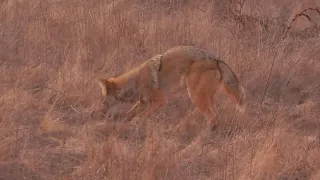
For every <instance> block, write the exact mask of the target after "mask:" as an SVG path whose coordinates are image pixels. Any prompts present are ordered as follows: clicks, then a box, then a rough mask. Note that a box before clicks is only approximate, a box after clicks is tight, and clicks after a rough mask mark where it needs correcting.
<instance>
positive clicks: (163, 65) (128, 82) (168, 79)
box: [98, 46, 245, 128]
mask: <svg viewBox="0 0 320 180" xmlns="http://www.w3.org/2000/svg"><path fill="white" fill-rule="evenodd" d="M98 83H99V85H100V87H101V90H102V94H103V95H104V96H107V97H114V98H115V99H116V100H118V101H123V102H135V104H134V105H133V106H132V108H131V109H130V110H129V111H128V112H127V114H128V115H130V117H132V116H135V115H136V114H137V113H140V112H141V111H142V110H144V109H145V108H146V106H147V105H148V104H151V105H152V108H153V109H154V108H157V107H159V106H161V105H163V104H165V102H166V101H167V100H168V96H169V95H170V94H177V93H179V92H181V91H182V90H185V89H187V91H188V94H189V97H190V99H191V100H192V102H193V103H194V104H195V106H196V107H197V109H198V110H200V112H202V113H203V114H204V115H205V117H206V119H207V122H208V124H207V125H208V127H210V128H211V127H214V126H215V125H216V124H215V123H214V121H213V118H212V117H213V115H214V114H215V109H214V97H215V95H216V93H217V92H218V91H219V90H224V92H226V93H227V94H228V95H229V97H230V98H231V99H232V100H233V101H234V102H235V103H236V104H237V109H238V110H239V111H240V112H244V110H245V109H244V88H243V87H242V86H240V85H239V80H238V78H237V76H236V75H235V74H234V73H233V71H232V70H231V69H230V67H229V66H228V65H227V64H226V63H225V62H223V61H221V60H218V59H216V58H214V57H213V56H212V55H210V54H208V53H206V52H205V51H203V50H201V49H199V48H195V47H192V46H177V47H174V48H171V49H168V50H167V51H166V52H164V53H163V54H158V55H156V56H154V57H153V58H151V59H150V60H147V61H146V62H144V63H142V64H141V65H140V66H138V67H136V68H134V69H132V70H130V71H128V72H126V73H124V74H122V75H120V76H117V77H114V78H106V79H99V80H98Z"/></svg>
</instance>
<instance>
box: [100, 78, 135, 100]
mask: <svg viewBox="0 0 320 180" xmlns="http://www.w3.org/2000/svg"><path fill="white" fill-rule="evenodd" d="M98 83H99V86H100V88H101V93H102V95H103V96H105V98H106V100H107V101H108V102H107V103H108V104H110V103H111V104H115V103H116V102H135V101H137V100H138V99H139V95H140V94H139V93H138V91H137V89H136V88H135V83H134V82H133V81H126V82H125V83H121V85H120V84H119V83H118V82H117V80H116V79H115V78H107V79H98ZM115 101H116V102H115Z"/></svg>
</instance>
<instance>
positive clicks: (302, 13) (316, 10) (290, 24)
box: [287, 8, 320, 30]
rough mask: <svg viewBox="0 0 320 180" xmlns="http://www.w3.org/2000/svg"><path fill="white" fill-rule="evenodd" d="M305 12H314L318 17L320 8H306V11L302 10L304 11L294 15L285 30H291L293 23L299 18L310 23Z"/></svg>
mask: <svg viewBox="0 0 320 180" xmlns="http://www.w3.org/2000/svg"><path fill="white" fill-rule="evenodd" d="M307 11H315V12H316V13H318V14H319V15H320V8H307V9H304V10H302V11H301V12H299V13H298V14H296V15H295V16H294V18H293V19H292V20H291V22H290V23H289V25H288V27H287V30H289V29H291V28H292V23H294V22H295V21H296V20H297V19H298V18H299V17H301V16H304V17H306V18H307V19H308V20H309V21H310V22H311V23H312V19H311V18H310V16H309V15H307V14H306V12H307Z"/></svg>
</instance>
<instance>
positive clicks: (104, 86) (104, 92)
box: [97, 79, 108, 96]
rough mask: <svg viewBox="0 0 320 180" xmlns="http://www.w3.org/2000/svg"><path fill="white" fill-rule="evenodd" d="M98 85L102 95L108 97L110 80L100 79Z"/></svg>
mask: <svg viewBox="0 0 320 180" xmlns="http://www.w3.org/2000/svg"><path fill="white" fill-rule="evenodd" d="M97 81H98V84H99V86H100V87H101V93H102V95H104V96H106V95H107V85H108V80H106V79H98V80H97Z"/></svg>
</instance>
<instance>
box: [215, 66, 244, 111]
mask: <svg viewBox="0 0 320 180" xmlns="http://www.w3.org/2000/svg"><path fill="white" fill-rule="evenodd" d="M217 64H218V69H219V71H220V74H221V81H222V82H223V89H224V90H225V92H226V93H227V94H228V96H229V98H230V99H231V100H233V102H235V103H236V104H237V110H238V111H240V112H244V111H245V102H244V101H245V90H244V88H243V87H242V86H241V85H240V84H239V79H238V77H237V76H236V75H235V73H234V72H233V71H232V70H231V68H230V67H229V66H228V65H227V64H226V63H225V62H223V61H221V60H217Z"/></svg>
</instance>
